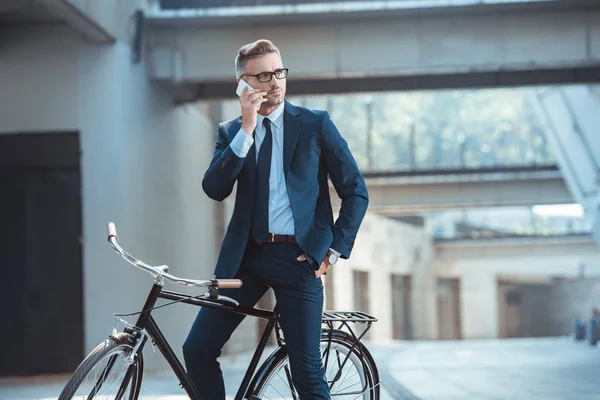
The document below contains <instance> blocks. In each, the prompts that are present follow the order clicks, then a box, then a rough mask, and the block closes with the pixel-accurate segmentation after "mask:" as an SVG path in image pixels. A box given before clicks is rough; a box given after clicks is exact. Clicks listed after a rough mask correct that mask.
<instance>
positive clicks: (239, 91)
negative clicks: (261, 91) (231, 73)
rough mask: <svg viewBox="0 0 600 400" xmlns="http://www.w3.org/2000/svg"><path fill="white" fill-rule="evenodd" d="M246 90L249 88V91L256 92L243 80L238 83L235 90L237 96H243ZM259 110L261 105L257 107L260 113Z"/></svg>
mask: <svg viewBox="0 0 600 400" xmlns="http://www.w3.org/2000/svg"><path fill="white" fill-rule="evenodd" d="M244 88H248V91H250V90H254V88H253V87H252V86H250V85H249V84H248V82H246V81H245V80H243V79H240V81H239V82H238V85H237V89H235V94H237V95H238V96H241V95H242V91H243V90H244ZM259 109H260V104H258V105H257V106H256V111H258V110H259Z"/></svg>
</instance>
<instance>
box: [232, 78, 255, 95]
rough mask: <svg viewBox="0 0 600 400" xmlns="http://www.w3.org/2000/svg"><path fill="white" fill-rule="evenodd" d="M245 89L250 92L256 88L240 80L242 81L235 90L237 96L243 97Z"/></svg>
mask: <svg viewBox="0 0 600 400" xmlns="http://www.w3.org/2000/svg"><path fill="white" fill-rule="evenodd" d="M244 87H247V88H248V90H254V88H253V87H252V86H250V85H249V84H248V82H246V81H245V80H243V79H240V81H239V82H238V85H237V89H236V90H235V94H237V95H238V96H241V95H242V90H243V89H244Z"/></svg>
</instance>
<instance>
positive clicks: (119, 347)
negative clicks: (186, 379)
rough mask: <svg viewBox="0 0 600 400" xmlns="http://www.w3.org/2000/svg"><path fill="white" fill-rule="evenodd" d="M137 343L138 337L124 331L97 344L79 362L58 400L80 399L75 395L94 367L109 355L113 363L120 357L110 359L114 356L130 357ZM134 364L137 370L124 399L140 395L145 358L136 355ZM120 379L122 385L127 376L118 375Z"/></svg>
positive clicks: (133, 398) (87, 396)
mask: <svg viewBox="0 0 600 400" xmlns="http://www.w3.org/2000/svg"><path fill="white" fill-rule="evenodd" d="M135 344H136V339H135V338H134V337H133V336H132V335H129V334H127V333H124V332H122V333H119V334H116V335H113V336H111V337H109V338H108V339H106V340H105V341H104V342H102V343H100V344H99V345H98V346H96V348H95V349H94V350H92V352H91V353H89V354H88V356H87V357H86V358H85V359H84V360H83V361H82V362H81V364H79V366H78V367H77V369H76V370H75V371H74V372H73V375H71V377H70V378H69V380H68V381H67V383H66V385H65V387H64V388H63V390H62V392H61V393H60V396H59V397H58V400H71V399H78V398H79V397H74V396H76V395H77V390H78V389H80V386H81V385H82V383H84V381H86V378H88V375H90V373H92V371H93V370H94V367H97V366H99V365H101V363H102V362H103V361H106V359H107V357H108V359H109V361H108V362H109V363H112V364H113V365H114V362H116V360H117V358H118V357H115V358H114V359H113V360H115V361H110V359H111V358H112V357H113V356H118V355H121V356H122V357H123V358H125V357H129V356H130V355H131V352H132V351H133V349H134V347H135ZM109 356H110V357H109ZM132 365H133V367H134V368H135V370H134V371H133V373H132V375H131V377H130V380H129V383H128V384H127V386H126V390H127V389H128V390H129V394H128V396H126V397H123V399H124V400H136V399H137V398H138V396H139V391H140V386H141V382H142V375H143V372H144V370H143V368H144V367H143V358H142V355H141V354H138V355H137V356H136V362H135V364H132ZM127 368H129V366H127ZM104 370H105V369H104ZM96 373H97V371H96ZM98 379H99V378H98V377H97V376H96V377H94V378H93V379H91V381H95V382H97V381H98ZM119 379H120V381H119V382H118V384H119V387H120V386H121V384H122V382H123V380H124V379H125V376H123V377H122V378H120V377H118V378H117V380H119ZM86 393H87V392H86ZM78 396H79V395H78ZM94 397H95V395H92V396H91V397H89V395H86V396H85V397H82V398H86V399H87V398H94ZM103 398H105V397H103Z"/></svg>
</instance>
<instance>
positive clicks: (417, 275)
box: [411, 262, 437, 339]
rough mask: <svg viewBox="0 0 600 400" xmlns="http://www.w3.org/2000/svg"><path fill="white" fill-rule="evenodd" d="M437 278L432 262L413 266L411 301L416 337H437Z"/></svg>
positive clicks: (414, 336) (414, 334)
mask: <svg viewBox="0 0 600 400" xmlns="http://www.w3.org/2000/svg"><path fill="white" fill-rule="evenodd" d="M436 284H437V278H436V274H435V268H434V264H433V263H432V262H423V263H419V264H418V265H416V266H415V267H413V268H412V275H411V302H412V320H413V338H414V339H437V296H436V294H437V292H436V290H437V285H436Z"/></svg>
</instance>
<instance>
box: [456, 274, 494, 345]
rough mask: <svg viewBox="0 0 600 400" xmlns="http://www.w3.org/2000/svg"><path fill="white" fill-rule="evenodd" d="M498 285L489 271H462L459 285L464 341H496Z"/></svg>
mask: <svg viewBox="0 0 600 400" xmlns="http://www.w3.org/2000/svg"><path fill="white" fill-rule="evenodd" d="M497 293H498V285H497V282H496V276H495V274H494V273H492V272H491V271H482V270H481V269H475V268H472V269H471V268H465V269H463V273H462V276H461V282H460V305H461V329H462V336H463V338H464V339H490V338H497V337H498V294H497Z"/></svg>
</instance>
